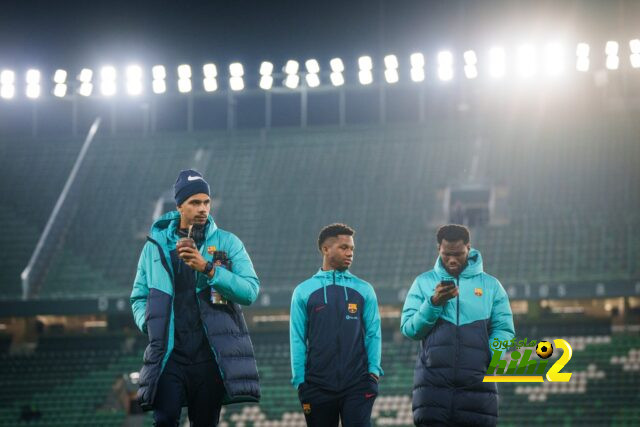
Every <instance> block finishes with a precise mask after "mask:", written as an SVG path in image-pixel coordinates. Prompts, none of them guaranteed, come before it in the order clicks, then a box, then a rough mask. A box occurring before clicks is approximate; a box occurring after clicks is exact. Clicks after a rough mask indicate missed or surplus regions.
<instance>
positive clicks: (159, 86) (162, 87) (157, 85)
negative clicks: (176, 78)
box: [151, 79, 167, 94]
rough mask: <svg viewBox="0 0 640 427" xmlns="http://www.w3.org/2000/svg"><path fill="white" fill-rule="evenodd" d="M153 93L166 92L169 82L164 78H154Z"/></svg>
mask: <svg viewBox="0 0 640 427" xmlns="http://www.w3.org/2000/svg"><path fill="white" fill-rule="evenodd" d="M151 87H152V89H153V93H157V94H160V93H165V92H166V91H167V83H166V82H165V81H164V80H163V79H158V80H154V81H153V82H152V83H151Z"/></svg>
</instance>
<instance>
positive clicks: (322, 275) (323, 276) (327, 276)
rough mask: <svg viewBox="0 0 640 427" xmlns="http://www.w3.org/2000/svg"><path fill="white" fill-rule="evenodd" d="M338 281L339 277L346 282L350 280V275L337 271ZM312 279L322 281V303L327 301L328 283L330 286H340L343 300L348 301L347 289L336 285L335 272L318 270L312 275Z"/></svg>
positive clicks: (347, 272) (346, 272)
mask: <svg viewBox="0 0 640 427" xmlns="http://www.w3.org/2000/svg"><path fill="white" fill-rule="evenodd" d="M337 274H338V279H340V277H342V278H343V279H346V280H351V276H352V274H351V273H349V271H348V270H344V271H339V272H338V273H337ZM313 277H317V278H319V279H320V280H321V281H322V291H323V293H324V303H325V304H327V303H328V300H327V283H329V282H330V283H329V284H330V285H336V286H342V290H343V291H344V300H345V301H349V293H348V292H347V287H346V286H345V285H343V284H338V283H336V270H326V271H325V270H323V269H322V268H321V269H319V270H318V272H317V273H316V274H314V276H313Z"/></svg>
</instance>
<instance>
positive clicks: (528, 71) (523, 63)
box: [518, 44, 536, 78]
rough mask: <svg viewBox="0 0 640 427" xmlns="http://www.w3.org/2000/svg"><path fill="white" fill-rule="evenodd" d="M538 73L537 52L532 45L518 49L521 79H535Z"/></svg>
mask: <svg viewBox="0 0 640 427" xmlns="http://www.w3.org/2000/svg"><path fill="white" fill-rule="evenodd" d="M535 73H536V51H535V49H534V47H533V46H532V45H530V44H525V45H522V46H520V47H519V48H518V74H520V76H521V77H524V78H529V77H533V75H535Z"/></svg>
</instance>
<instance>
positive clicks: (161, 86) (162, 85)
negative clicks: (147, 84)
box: [151, 65, 167, 94]
mask: <svg viewBox="0 0 640 427" xmlns="http://www.w3.org/2000/svg"><path fill="white" fill-rule="evenodd" d="M151 77H153V81H152V82H151V89H152V90H153V93H157V94H161V93H165V92H166V91H167V83H166V82H165V79H166V78H167V70H166V68H165V67H164V65H154V66H153V67H151Z"/></svg>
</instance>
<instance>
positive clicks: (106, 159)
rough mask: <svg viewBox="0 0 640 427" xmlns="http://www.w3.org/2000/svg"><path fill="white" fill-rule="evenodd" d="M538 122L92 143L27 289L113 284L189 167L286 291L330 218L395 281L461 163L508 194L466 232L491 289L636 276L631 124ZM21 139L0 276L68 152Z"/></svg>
mask: <svg viewBox="0 0 640 427" xmlns="http://www.w3.org/2000/svg"><path fill="white" fill-rule="evenodd" d="M558 120H560V119H558ZM546 123H547V126H545V128H544V129H540V128H539V127H538V126H537V122H536V121H535V120H532V119H530V118H528V119H525V118H518V117H515V118H513V120H512V121H511V122H510V123H509V125H508V126H504V124H503V123H495V122H494V123H487V124H483V125H482V126H480V125H478V129H475V130H469V129H468V127H465V129H460V128H459V127H458V126H457V124H456V123H455V122H454V121H438V122H435V121H434V122H433V123H429V125H428V126H418V125H408V126H403V127H391V126H387V127H384V128H357V127H353V128H347V129H346V130H345V129H335V130H334V129H332V128H321V129H316V130H307V131H298V130H286V129H284V130H274V131H270V132H259V131H241V132H237V133H233V134H229V133H206V134H193V135H188V134H186V135H185V134H175V135H172V134H164V135H160V136H154V137H153V138H148V139H145V138H133V137H132V138H124V137H120V138H107V137H100V138H99V139H98V140H97V141H96V143H95V144H94V146H93V147H92V148H91V150H90V151H89V153H88V154H87V158H86V161H85V163H84V165H83V167H82V168H81V171H80V175H79V178H78V183H77V186H76V187H74V194H75V196H74V198H73V201H72V202H70V203H74V206H73V210H72V212H73V214H72V216H73V217H72V218H71V220H70V221H69V225H68V229H67V230H66V232H65V237H64V239H63V242H62V243H61V244H60V245H59V247H58V248H57V249H56V253H55V255H54V258H55V262H53V263H52V265H51V267H50V270H49V273H48V275H47V276H46V278H45V284H44V286H43V287H42V289H41V290H40V294H39V296H40V297H64V296H72V297H80V296H97V295H101V296H102V295H126V294H128V292H129V288H130V286H131V280H132V277H133V274H134V271H135V265H136V261H137V256H138V254H139V250H140V247H141V246H142V243H143V240H142V238H141V237H143V236H144V234H145V233H146V232H147V230H148V227H149V225H150V223H151V217H152V214H153V212H154V208H155V204H156V202H157V200H158V199H159V198H160V197H161V196H163V195H165V194H167V191H170V189H171V186H172V184H173V181H174V180H175V176H176V174H177V172H178V171H179V170H180V169H182V168H187V167H192V166H196V167H199V168H200V169H201V170H202V172H203V173H204V174H205V176H207V177H208V179H209V180H210V182H211V183H212V186H213V191H214V197H216V198H217V200H216V208H215V209H214V214H215V217H216V220H217V221H218V222H219V223H220V224H221V226H223V227H224V228H227V229H229V230H233V231H234V232H235V233H236V234H238V235H239V236H240V237H241V238H242V240H243V241H244V242H245V245H246V246H247V247H248V249H249V252H250V254H251V255H252V258H253V260H254V263H255V264H256V268H257V271H258V272H259V274H260V276H261V279H262V283H263V286H266V287H268V288H269V289H287V290H290V289H291V288H292V287H293V286H294V285H295V284H296V283H298V282H299V281H301V280H303V279H304V278H305V277H306V276H308V275H309V274H310V273H311V272H312V271H314V270H315V268H316V267H317V262H318V256H317V253H316V252H315V234H316V232H317V230H319V229H320V228H321V226H322V225H325V224H327V223H329V222H333V221H344V222H347V223H349V224H351V225H353V226H354V227H355V228H356V229H357V231H358V238H357V243H358V262H357V263H356V264H355V266H354V272H355V273H356V274H360V275H361V276H363V277H365V278H369V279H370V280H372V281H375V284H376V286H379V287H386V288H399V289H402V288H406V287H407V286H408V285H409V284H410V283H411V280H412V279H413V277H415V275H417V274H418V273H420V272H421V271H424V270H425V269H426V268H428V267H429V266H430V265H431V264H432V262H433V260H434V259H435V245H434V244H433V240H432V239H433V237H432V235H433V232H434V227H435V225H436V224H437V223H438V222H440V223H441V222H443V221H444V218H441V216H442V215H441V210H442V208H441V205H442V201H441V200H439V199H438V194H439V192H440V191H441V190H442V189H444V188H445V187H446V186H447V185H449V184H451V183H456V182H464V179H465V176H466V174H467V172H468V170H467V169H468V168H469V165H470V163H471V161H472V158H474V157H476V158H478V159H479V162H478V171H477V173H478V176H479V177H480V178H478V179H479V180H480V181H482V182H485V183H488V184H489V185H494V186H503V187H506V188H507V191H508V194H509V195H508V200H507V204H508V217H509V220H508V221H507V222H506V223H505V224H504V225H491V226H485V227H476V228H475V229H474V230H473V232H474V242H475V244H476V245H477V247H479V248H480V249H481V250H482V252H483V255H484V258H485V260H486V264H485V266H486V269H487V270H488V271H489V272H490V273H492V274H494V275H496V276H497V277H499V278H500V279H501V280H502V281H503V282H505V283H513V282H532V283H536V282H544V281H549V280H555V281H565V282H580V281H583V280H603V279H609V280H615V279H633V278H637V277H639V276H640V263H638V262H637V260H638V259H639V257H640V235H639V234H638V233H640V231H638V230H640V227H638V225H640V214H639V213H638V212H640V209H638V207H639V206H640V196H639V194H640V185H639V183H640V176H639V175H640V172H639V170H640V169H638V168H637V167H636V166H637V161H638V159H640V152H639V151H640V145H639V144H637V139H636V136H635V135H637V132H638V129H637V127H638V124H637V123H635V122H634V121H632V120H631V119H629V118H627V117H626V116H623V115H618V116H613V117H610V118H608V120H607V125H606V126H604V125H601V124H600V123H590V122H589V121H585V120H579V119H575V120H574V121H569V122H567V121H566V120H564V121H563V123H562V127H560V126H559V125H560V123H557V124H558V127H554V119H552V118H548V119H547V121H546ZM36 143H37V142H34V141H23V140H20V141H11V140H9V141H7V140H5V141H4V142H3V143H2V144H1V145H2V149H3V152H4V153H5V155H4V156H3V158H2V160H1V161H0V162H2V170H3V175H4V176H6V177H15V179H16V180H17V181H19V182H20V181H23V177H22V176H23V175H24V180H26V182H25V183H24V184H22V185H13V184H12V180H10V179H5V180H2V181H3V182H2V183H1V184H0V190H1V191H2V192H3V194H7V195H8V196H9V200H10V204H9V205H7V207H6V208H3V211H2V215H3V219H4V220H5V221H6V222H8V223H11V224H15V227H14V232H13V233H15V234H13V233H12V234H10V235H8V236H3V238H2V240H0V245H2V248H3V250H8V248H9V247H10V246H11V245H12V244H13V242H16V241H19V242H20V245H24V250H23V251H16V253H15V254H14V255H13V256H15V257H16V260H15V261H16V263H12V264H11V265H12V266H13V267H12V268H13V270H15V269H16V267H15V265H16V264H20V261H22V264H26V261H27V260H28V250H27V248H28V247H29V244H30V243H33V232H35V233H37V232H38V231H40V230H41V229H42V228H43V226H44V222H45V221H46V218H47V215H48V213H49V212H50V211H51V208H52V207H53V204H54V202H55V195H57V194H58V193H59V191H60V189H61V188H62V186H63V183H64V178H65V177H66V174H67V173H68V170H69V169H70V167H71V163H70V161H69V158H70V157H71V158H73V157H74V155H75V152H76V151H77V150H78V147H79V144H78V142H77V141H62V140H60V141H51V142H50V143H47V144H44V145H45V149H44V150H32V149H31V148H33V146H34V144H36ZM40 143H42V141H40ZM34 188H36V189H39V190H40V191H39V194H38V199H39V200H38V209H33V208H32V206H33V203H32V202H31V201H32V199H33V195H32V194H31V192H32V191H33V190H32V189H34ZM26 189H31V190H30V191H28V190H26ZM40 193H41V194H40ZM168 199H169V200H171V195H169V197H168ZM532 206H533V207H535V208H532ZM11 215H13V216H14V218H9V217H10V216H11ZM25 222H26V224H25ZM15 228H17V229H19V230H24V235H25V236H24V238H23V237H22V236H21V233H20V232H19V231H16V230H15ZM30 230H33V232H32V231H30ZM390 259H393V262H389V260H390ZM540 266H545V267H544V268H540ZM15 273H16V272H15V271H6V272H3V275H4V274H6V275H7V276H8V277H9V275H13V276H14V278H13V279H12V280H7V281H3V282H2V283H3V286H7V287H10V288H11V289H13V290H14V291H13V293H10V294H8V295H15V294H16V293H15V290H16V289H19V279H17V278H16V277H15ZM5 297H6V296H5Z"/></svg>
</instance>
